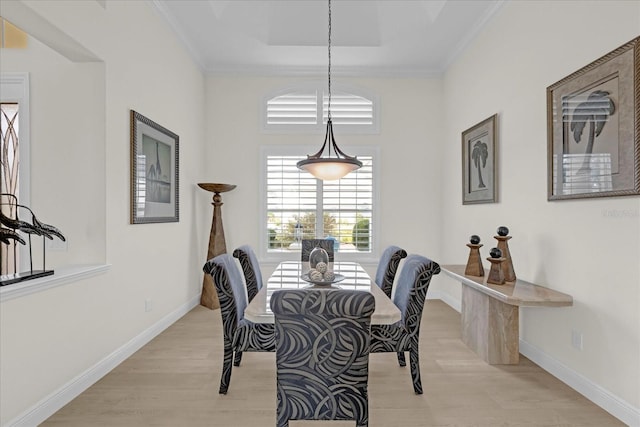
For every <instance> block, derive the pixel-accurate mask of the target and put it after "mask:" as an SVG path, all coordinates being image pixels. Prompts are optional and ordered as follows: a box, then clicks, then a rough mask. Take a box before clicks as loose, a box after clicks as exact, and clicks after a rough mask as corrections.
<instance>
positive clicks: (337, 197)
mask: <svg viewBox="0 0 640 427" xmlns="http://www.w3.org/2000/svg"><path fill="white" fill-rule="evenodd" d="M346 150H347V151H349V153H353V154H356V155H357V157H358V159H359V160H360V161H362V163H363V166H362V168H360V169H359V170H357V171H355V172H351V173H350V174H349V175H347V176H345V177H344V178H342V179H340V180H337V181H321V180H318V179H316V178H314V177H313V176H312V175H311V174H309V173H307V172H304V171H301V170H299V169H298V168H297V166H296V163H297V162H298V161H299V160H301V159H304V158H306V154H304V155H302V154H300V155H299V154H298V153H295V154H292V153H291V152H292V151H294V150H293V149H292V148H291V147H281V148H278V147H265V148H264V149H263V157H262V158H263V164H264V173H263V176H264V184H263V185H264V186H265V188H264V191H263V192H262V194H264V195H265V197H264V199H265V200H264V203H263V206H264V207H265V212H264V215H263V219H262V224H261V229H262V230H263V233H264V234H263V239H262V242H263V245H262V246H263V248H262V249H263V250H262V251H261V252H262V253H263V254H266V257H267V258H272V259H276V258H277V259H282V258H284V257H285V256H287V257H288V258H290V253H292V252H300V241H301V240H302V239H313V238H330V239H335V244H334V245H335V247H336V248H337V250H338V252H339V253H340V254H341V255H342V254H345V256H347V258H348V254H353V255H354V256H355V255H356V254H357V255H358V257H360V258H362V256H363V255H365V257H369V256H371V257H373V256H374V255H372V254H374V253H375V232H374V230H375V227H374V225H375V219H376V214H375V199H376V197H375V194H376V193H375V190H376V188H375V167H374V166H375V161H376V157H375V151H374V150H371V149H362V148H360V149H359V150H354V149H352V148H348V149H346ZM298 151H300V152H303V150H298ZM307 151H308V148H307ZM343 259H344V258H343Z"/></svg>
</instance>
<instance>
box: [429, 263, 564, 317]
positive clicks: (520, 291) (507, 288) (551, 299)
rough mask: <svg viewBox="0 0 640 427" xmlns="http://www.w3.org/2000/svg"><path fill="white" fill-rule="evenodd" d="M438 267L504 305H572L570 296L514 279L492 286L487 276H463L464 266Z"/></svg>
mask: <svg viewBox="0 0 640 427" xmlns="http://www.w3.org/2000/svg"><path fill="white" fill-rule="evenodd" d="M440 267H441V268H442V271H444V272H445V273H446V274H447V275H449V276H450V277H452V278H454V279H456V280H458V281H460V282H462V283H463V284H465V285H467V286H469V287H471V288H473V289H476V290H477V291H479V292H482V293H484V294H486V295H489V296H491V297H493V298H495V299H497V300H499V301H502V302H504V303H505V304H509V305H515V306H520V307H530V306H543V307H567V306H571V305H573V297H572V296H571V295H568V294H565V293H562V292H559V291H554V290H553V289H549V288H545V287H544V286H539V285H535V284H533V283H529V282H525V281H524V280H520V279H516V281H515V282H507V283H505V284H504V285H493V284H491V283H487V275H485V277H475V276H466V275H465V274H464V270H465V265H462V264H461V265H441V266H440ZM487 271H488V270H487Z"/></svg>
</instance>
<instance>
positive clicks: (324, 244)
mask: <svg viewBox="0 0 640 427" xmlns="http://www.w3.org/2000/svg"><path fill="white" fill-rule="evenodd" d="M317 247H321V248H322V249H324V250H325V251H327V255H329V262H333V258H334V256H333V240H329V239H304V240H303V241H302V252H301V258H300V260H301V261H302V262H309V254H310V253H311V251H312V250H314V249H315V248H317Z"/></svg>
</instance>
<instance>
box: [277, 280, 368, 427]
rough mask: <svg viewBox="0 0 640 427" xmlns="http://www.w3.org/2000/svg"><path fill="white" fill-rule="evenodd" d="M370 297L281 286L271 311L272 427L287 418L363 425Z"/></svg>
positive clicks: (281, 425)
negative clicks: (274, 373) (274, 400)
mask: <svg viewBox="0 0 640 427" xmlns="http://www.w3.org/2000/svg"><path fill="white" fill-rule="evenodd" d="M374 308H375V300H374V298H373V295H371V294H370V293H369V292H362V291H352V290H302V289H295V290H282V291H276V292H274V294H273V295H272V296H271V310H272V311H273V313H274V315H275V328H276V369H277V396H278V407H277V423H276V424H277V426H278V427H286V426H288V424H289V420H355V421H356V423H357V426H360V427H362V426H367V425H368V418H369V415H368V414H369V412H368V391H367V384H368V379H369V346H370V325H371V315H372V314H373V311H374Z"/></svg>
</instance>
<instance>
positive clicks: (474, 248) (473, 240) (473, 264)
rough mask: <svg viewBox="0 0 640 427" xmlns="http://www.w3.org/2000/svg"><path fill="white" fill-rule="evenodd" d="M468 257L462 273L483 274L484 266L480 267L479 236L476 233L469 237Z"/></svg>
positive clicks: (480, 275)
mask: <svg viewBox="0 0 640 427" xmlns="http://www.w3.org/2000/svg"><path fill="white" fill-rule="evenodd" d="M467 246H468V247H469V259H468V260H467V267H466V268H465V270H464V274H465V275H467V276H476V277H482V276H484V268H483V267H482V259H481V258H480V248H481V247H482V244H481V243H480V237H479V236H478V235H476V234H474V235H473V236H471V237H470V238H469V243H467Z"/></svg>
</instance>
